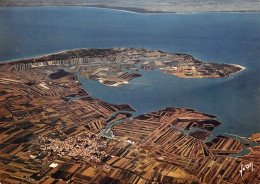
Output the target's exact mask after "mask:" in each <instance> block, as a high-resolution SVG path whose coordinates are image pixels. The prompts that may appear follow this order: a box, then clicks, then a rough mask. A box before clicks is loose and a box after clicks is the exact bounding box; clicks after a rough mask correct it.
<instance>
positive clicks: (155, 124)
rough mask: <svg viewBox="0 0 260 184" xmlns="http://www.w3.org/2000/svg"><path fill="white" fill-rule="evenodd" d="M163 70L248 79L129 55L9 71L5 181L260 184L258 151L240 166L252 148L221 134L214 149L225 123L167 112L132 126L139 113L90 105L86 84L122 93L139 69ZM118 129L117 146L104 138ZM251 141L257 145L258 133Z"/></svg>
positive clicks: (176, 59) (209, 67)
mask: <svg viewBox="0 0 260 184" xmlns="http://www.w3.org/2000/svg"><path fill="white" fill-rule="evenodd" d="M157 67H158V68H160V69H161V70H163V69H165V68H167V69H169V68H172V69H174V70H172V71H170V72H166V73H170V74H173V75H177V76H178V75H179V76H181V77H185V76H186V75H185V74H187V72H189V74H190V75H188V77H226V76H229V75H230V74H232V73H236V72H238V71H241V70H242V67H240V66H236V65H228V64H212V63H206V62H202V61H198V60H196V59H195V58H193V57H192V56H190V55H187V54H170V53H165V52H162V51H158V50H144V49H127V48H116V49H79V50H72V51H64V52H61V53H57V54H52V55H48V56H42V57H37V58H31V59H25V60H19V61H13V62H6V63H1V64H0V71H1V72H0V182H1V183H43V184H49V183H77V184H87V183H92V184H94V183H97V184H109V183H122V184H123V183H127V184H132V183H137V184H145V183H147V184H150V183H163V184H170V183H171V184H175V183H189V184H191V183H193V184H194V183H255V184H258V183H259V182H260V179H259V173H260V163H259V155H260V151H259V146H257V147H250V148H248V149H250V150H251V152H250V154H248V155H246V156H242V157H237V158H233V157H231V156H230V155H231V154H237V153H239V152H240V151H241V150H242V148H243V146H246V145H248V144H246V143H244V142H242V141H240V140H237V139H235V138H231V137H226V136H222V135H219V136H217V137H215V138H213V139H212V140H210V141H207V138H208V137H210V136H211V133H210V132H212V131H214V129H215V128H216V127H218V126H221V122H219V121H218V120H217V119H216V118H217V116H215V115H210V114H204V113H200V112H197V111H195V110H193V109H184V108H174V107H167V108H165V109H163V110H160V111H156V112H150V113H146V114H141V115H139V116H136V117H134V118H130V117H131V116H132V114H131V113H130V112H131V111H135V110H134V109H133V108H132V107H131V106H130V105H128V104H121V105H117V104H110V103H107V102H104V101H101V100H99V99H96V98H93V97H91V95H90V94H89V93H88V92H87V91H86V90H84V89H82V88H81V84H80V83H79V82H78V76H77V73H80V74H81V75H82V76H84V77H87V78H90V79H92V80H97V81H100V82H102V83H103V84H106V85H111V86H112V85H114V86H116V85H121V84H125V83H127V82H128V81H129V80H131V79H133V78H134V77H141V76H140V75H137V74H139V73H138V70H139V68H140V69H142V70H153V69H155V68H157ZM187 68H191V70H187ZM130 70H131V71H130ZM176 71H177V72H176ZM71 97H79V98H76V99H73V98H71ZM125 111H129V112H125ZM117 121H122V122H121V123H117V124H116V123H115V122H117ZM112 123H115V125H114V126H112V128H111V130H112V131H113V134H114V137H112V138H108V137H106V136H104V135H103V134H102V132H103V131H104V129H105V128H106V126H107V125H111V124H112ZM184 131H185V132H188V133H184ZM251 139H252V140H253V141H256V142H258V138H257V134H256V135H253V136H252V138H251ZM252 163H253V164H252ZM250 164H251V165H250ZM246 165H248V166H249V165H250V166H252V167H253V169H251V168H250V169H247V168H246V167H245V166H246ZM244 167H245V168H246V169H245V170H243V168H244ZM240 169H241V172H240Z"/></svg>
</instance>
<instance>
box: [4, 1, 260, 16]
mask: <svg viewBox="0 0 260 184" xmlns="http://www.w3.org/2000/svg"><path fill="white" fill-rule="evenodd" d="M0 6H4V7H10V6H16V7H19V6H20V7H25V6H87V7H99V8H110V9H118V10H126V11H131V12H137V13H193V12H252V11H259V10H260V8H259V1H257V0H251V1H242V0H229V1H217V0H212V1H203V0H197V1H193V0H185V1H181V2H180V1H177V0H164V1H160V0H150V1H145V0H132V1H124V0H109V1H107V0H99V1H92V0H73V1H65V0H55V1H53V0H45V1H40V0H34V1H32V0H23V1H21V0H3V1H0Z"/></svg>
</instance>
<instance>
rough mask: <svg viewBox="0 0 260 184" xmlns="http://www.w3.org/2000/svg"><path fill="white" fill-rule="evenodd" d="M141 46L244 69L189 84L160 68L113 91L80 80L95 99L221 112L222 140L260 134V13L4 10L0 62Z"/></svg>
mask: <svg viewBox="0 0 260 184" xmlns="http://www.w3.org/2000/svg"><path fill="white" fill-rule="evenodd" d="M112 47H141V48H149V49H160V50H163V51H168V52H178V53H189V54H192V55H193V56H195V57H196V58H198V59H200V60H205V61H211V62H220V63H221V62H224V63H234V64H239V65H242V66H244V67H246V68H247V69H246V70H245V71H243V72H240V73H239V74H236V75H232V76H231V77H229V78H222V79H181V78H177V77H174V76H171V75H165V74H162V73H161V72H160V71H159V70H155V71H141V72H140V73H141V74H142V75H143V76H142V77H141V78H137V79H134V80H132V81H131V82H130V84H128V85H125V86H120V87H108V86H104V85H102V84H100V83H98V82H94V81H91V80H88V79H83V78H80V80H81V82H82V83H83V84H84V85H83V87H84V88H86V89H87V91H88V92H90V93H91V94H93V95H92V96H93V97H96V98H99V99H101V100H104V101H107V102H110V103H117V104H118V103H128V104H130V105H131V106H132V107H134V108H135V109H136V110H137V113H136V114H140V113H145V112H150V111H155V110H160V109H163V108H165V107H167V106H174V107H184V108H192V109H196V110H197V111H201V112H205V113H210V114H215V115H218V116H219V120H220V121H222V122H223V125H221V126H220V127H218V128H217V130H216V131H215V133H214V134H215V135H218V134H224V133H226V135H227V134H235V135H239V136H250V135H251V134H252V133H256V132H260V126H259V123H260V122H259V121H260V120H259V119H260V82H259V78H260V64H259V63H260V52H259V50H260V13H197V14H167V15H163V14H157V15H156V14H133V13H128V12H122V11H116V10H106V9H98V8H85V7H34V8H0V61H1V62H3V61H8V60H14V59H21V58H28V57H33V56H39V55H42V54H49V53H54V52H57V51H61V50H68V49H75V48H112Z"/></svg>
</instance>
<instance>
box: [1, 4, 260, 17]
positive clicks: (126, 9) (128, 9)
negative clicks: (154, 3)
mask: <svg viewBox="0 0 260 184" xmlns="http://www.w3.org/2000/svg"><path fill="white" fill-rule="evenodd" d="M36 7H82V8H98V9H105V10H116V11H121V12H126V13H132V14H139V15H153V14H154V15H155V14H161V15H163V14H176V15H178V14H179V15H188V14H197V13H260V10H230V11H223V10H216V11H210V10H209V11H207V10H201V11H179V12H178V11H152V10H146V9H142V8H131V7H109V6H99V5H97V6H92V5H32V6H28V5H25V6H0V8H36Z"/></svg>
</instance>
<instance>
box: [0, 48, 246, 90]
mask: <svg viewBox="0 0 260 184" xmlns="http://www.w3.org/2000/svg"><path fill="white" fill-rule="evenodd" d="M0 66H1V67H2V68H4V69H5V70H9V71H12V70H14V71H17V70H28V69H34V68H35V69H36V68H40V67H52V68H63V67H66V68H67V70H68V71H71V72H75V71H78V72H80V74H81V75H82V76H83V77H85V78H89V79H91V80H95V81H99V82H101V83H103V84H105V85H108V86H118V85H124V84H127V83H128V82H129V81H130V80H132V79H134V78H137V77H141V74H140V73H138V70H139V69H138V67H139V68H140V69H141V70H155V69H156V68H159V69H160V70H161V71H162V72H163V73H165V74H171V75H174V76H177V77H182V78H219V77H228V76H230V75H231V74H234V73H237V72H239V71H242V70H243V69H245V68H244V67H242V66H239V65H234V64H224V63H209V62H204V61H199V60H197V59H195V58H194V57H193V56H191V55H189V54H179V53H178V54H172V53H167V52H163V51H160V50H149V49H138V48H114V49H76V50H70V51H63V52H59V53H55V54H50V55H45V56H40V57H35V58H30V59H24V60H18V61H13V62H7V63H2V64H1V63H0ZM68 74H69V73H68V72H65V71H63V70H61V69H59V70H57V71H55V72H54V73H52V74H50V75H48V77H49V78H50V79H56V78H57V79H58V78H61V77H63V76H65V75H68Z"/></svg>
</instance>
